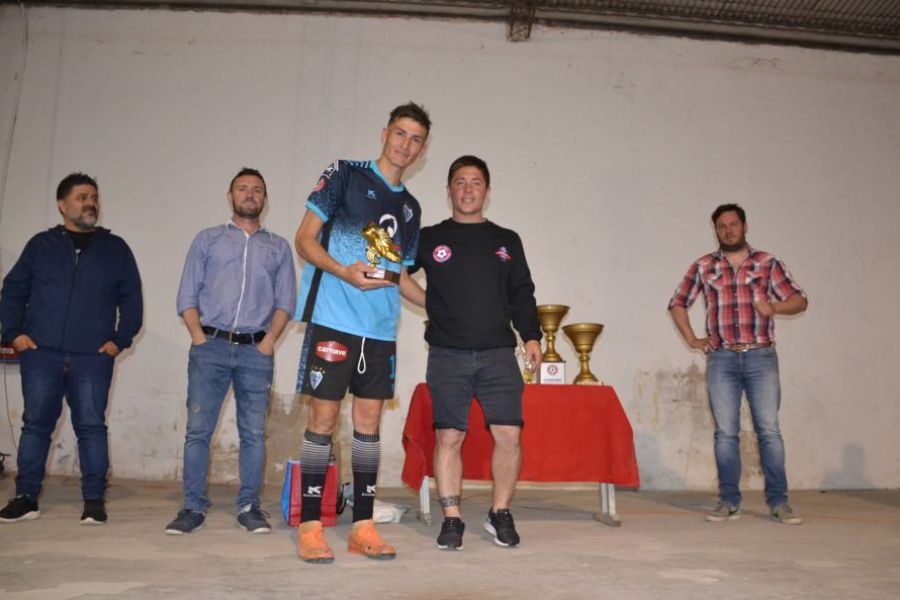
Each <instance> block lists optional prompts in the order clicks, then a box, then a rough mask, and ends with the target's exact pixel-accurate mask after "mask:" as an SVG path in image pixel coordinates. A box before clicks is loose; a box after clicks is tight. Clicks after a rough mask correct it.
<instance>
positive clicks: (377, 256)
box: [362, 222, 403, 283]
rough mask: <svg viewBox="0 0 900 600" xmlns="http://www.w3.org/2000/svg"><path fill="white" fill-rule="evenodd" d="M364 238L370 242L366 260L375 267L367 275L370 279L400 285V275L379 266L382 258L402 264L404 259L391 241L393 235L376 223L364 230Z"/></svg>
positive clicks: (370, 224)
mask: <svg viewBox="0 0 900 600" xmlns="http://www.w3.org/2000/svg"><path fill="white" fill-rule="evenodd" d="M362 236H363V238H365V240H366V241H367V242H368V246H367V247H366V260H367V261H369V265H371V266H373V267H375V271H374V272H372V273H366V277H368V278H369V279H384V280H386V281H390V282H391V283H399V281H400V273H399V272H395V271H390V270H388V269H383V268H380V267H379V266H378V264H379V262H380V260H381V258H385V259H387V260H389V261H390V262H394V263H398V264H399V263H400V262H402V261H403V258H402V257H401V256H400V254H399V253H398V252H397V249H396V248H395V247H394V243H393V242H392V241H391V234H390V233H388V231H387V230H386V229H384V228H383V227H379V226H378V225H376V224H375V223H374V222H372V223H369V224H368V225H366V226H365V227H364V228H363V230H362Z"/></svg>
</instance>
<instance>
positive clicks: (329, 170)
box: [313, 161, 338, 194]
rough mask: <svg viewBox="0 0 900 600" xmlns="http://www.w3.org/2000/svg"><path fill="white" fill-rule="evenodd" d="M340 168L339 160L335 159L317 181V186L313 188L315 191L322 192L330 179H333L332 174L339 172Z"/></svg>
mask: <svg viewBox="0 0 900 600" xmlns="http://www.w3.org/2000/svg"><path fill="white" fill-rule="evenodd" d="M337 170H338V161H334V162H333V163H331V164H330V165H328V166H327V167H326V168H325V171H323V172H322V176H321V177H319V181H318V182H317V183H316V186H315V187H314V188H313V193H314V194H315V193H316V192H321V191H322V190H324V189H325V186H326V185H328V180H329V179H331V176H332V175H334V174H335V173H337Z"/></svg>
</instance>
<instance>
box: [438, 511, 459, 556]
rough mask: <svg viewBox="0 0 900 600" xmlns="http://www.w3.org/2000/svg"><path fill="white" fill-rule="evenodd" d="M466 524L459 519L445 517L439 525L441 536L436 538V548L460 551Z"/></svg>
mask: <svg viewBox="0 0 900 600" xmlns="http://www.w3.org/2000/svg"><path fill="white" fill-rule="evenodd" d="M465 531H466V524H465V523H463V521H462V519H460V518H459V517H446V518H445V519H444V522H443V523H442V524H441V535H439V536H438V538H437V547H438V548H440V549H441V550H462V549H463V542H462V537H463V533H464V532H465Z"/></svg>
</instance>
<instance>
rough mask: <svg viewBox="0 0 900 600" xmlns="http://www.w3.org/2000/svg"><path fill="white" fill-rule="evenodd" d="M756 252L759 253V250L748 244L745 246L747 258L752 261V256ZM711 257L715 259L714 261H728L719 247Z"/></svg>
mask: <svg viewBox="0 0 900 600" xmlns="http://www.w3.org/2000/svg"><path fill="white" fill-rule="evenodd" d="M758 252H759V250H757V249H756V248H754V247H753V246H751V245H750V244H747V258H751V259H752V258H753V256H754V255H755V254H756V253H758ZM712 255H713V258H715V259H716V260H728V257H727V256H725V252H724V251H723V250H722V247H721V246H720V247H719V248H717V249H716V251H715V252H713V253H712Z"/></svg>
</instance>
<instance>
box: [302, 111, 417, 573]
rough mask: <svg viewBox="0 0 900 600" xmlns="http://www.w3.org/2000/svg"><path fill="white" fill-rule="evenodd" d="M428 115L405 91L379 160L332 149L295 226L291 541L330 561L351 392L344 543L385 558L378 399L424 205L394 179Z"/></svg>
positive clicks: (315, 558)
mask: <svg viewBox="0 0 900 600" xmlns="http://www.w3.org/2000/svg"><path fill="white" fill-rule="evenodd" d="M430 128H431V120H430V119H429V116H428V113H426V112H425V111H424V110H423V109H422V108H421V107H420V106H418V105H416V104H414V103H412V102H410V103H408V104H404V105H402V106H398V107H397V108H395V109H394V110H393V111H391V115H390V118H389V120H388V124H387V127H385V128H384V129H383V130H382V132H381V143H382V152H381V156H380V157H379V158H378V160H376V161H349V160H340V161H337V162H335V163H334V164H332V165H331V166H330V167H328V168H327V169H325V172H324V173H323V174H322V176H321V177H320V178H319V181H318V183H317V184H316V186H315V188H313V191H312V193H311V194H310V196H309V198H308V200H307V203H306V208H307V211H306V214H305V215H304V216H303V220H302V222H301V223H300V227H299V229H298V230H297V235H296V238H295V244H296V247H297V252H298V253H299V254H300V256H301V257H302V258H303V259H304V260H305V261H306V263H307V264H306V266H305V268H304V271H303V279H302V282H301V289H300V297H299V298H298V302H297V310H296V314H295V318H296V319H299V320H301V321H305V322H306V323H307V326H306V336H305V339H304V341H303V348H302V350H301V354H300V365H299V369H298V374H297V391H298V392H299V393H301V394H307V395H310V396H312V403H311V405H310V410H309V418H308V421H307V427H306V431H305V433H304V439H303V442H302V445H301V448H300V472H301V486H302V504H301V511H300V514H301V516H300V528H299V533H298V543H297V552H298V554H299V555H300V558H301V559H302V560H304V561H305V562H310V563H330V562H333V561H334V552H333V551H332V549H331V548H330V547H329V546H328V543H327V542H326V541H325V536H324V533H323V530H322V523H321V507H322V490H323V489H324V485H325V473H326V471H327V469H328V462H329V458H330V455H331V436H332V434H333V433H334V430H335V427H336V426H337V423H338V419H339V418H340V408H341V400H343V398H344V395H345V394H346V393H347V389H348V387H349V389H350V393H351V394H353V430H354V431H353V448H352V464H353V498H354V502H353V529H352V531H351V533H350V536H349V539H348V541H347V546H348V550H349V551H350V552H352V553H356V554H362V555H364V556H367V557H369V558H374V559H392V558H394V557H395V556H396V551H395V550H394V548H393V547H391V546H390V545H388V544H387V543H385V542H384V541H383V540H382V539H381V537H380V536H379V534H378V532H377V531H376V530H375V527H374V524H373V521H372V510H373V503H374V501H375V485H376V479H377V476H378V465H379V462H380V451H381V445H380V440H379V433H378V432H379V425H380V423H381V411H382V405H383V403H384V400H388V399H390V398H392V397H393V396H394V371H395V367H396V364H395V363H396V357H395V350H396V330H397V319H398V317H399V315H400V294H399V292H400V288H405V287H407V286H408V284H409V282H410V281H411V280H410V279H409V275H408V274H407V273H406V270H405V268H404V267H407V266H411V265H413V264H414V262H415V257H416V248H417V245H418V242H419V225H420V219H421V209H420V208H419V203H418V202H417V201H416V199H415V198H414V197H413V196H412V194H410V193H409V191H407V189H406V187H405V186H404V185H403V183H402V182H401V179H402V176H403V173H404V171H406V169H407V168H408V167H409V166H411V165H412V164H413V163H414V162H415V161H416V159H417V158H418V157H419V156H420V155H421V154H422V152H423V151H424V149H425V142H426V140H427V138H428V133H429V130H430Z"/></svg>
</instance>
